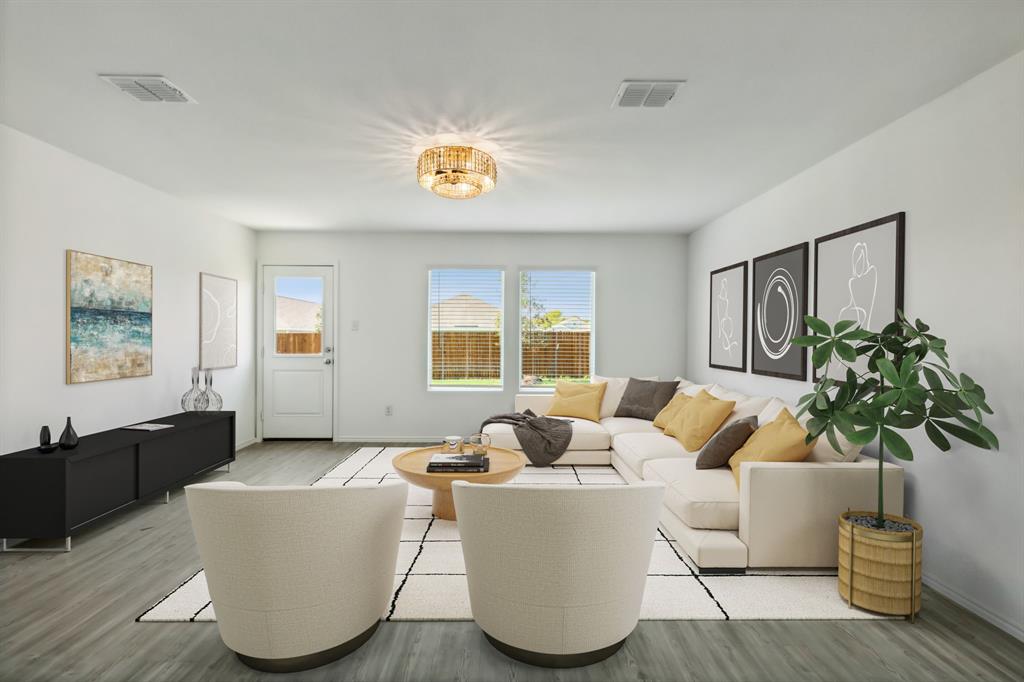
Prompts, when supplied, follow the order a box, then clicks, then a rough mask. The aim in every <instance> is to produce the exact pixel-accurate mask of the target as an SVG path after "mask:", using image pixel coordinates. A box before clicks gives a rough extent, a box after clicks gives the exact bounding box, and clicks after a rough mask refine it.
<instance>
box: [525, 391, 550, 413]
mask: <svg viewBox="0 0 1024 682" xmlns="http://www.w3.org/2000/svg"><path fill="white" fill-rule="evenodd" d="M553 398H554V394H551V393H517V394H516V412H522V411H523V410H526V409H531V410H533V412H534V414H547V412H548V408H549V407H551V400H552V399H553Z"/></svg>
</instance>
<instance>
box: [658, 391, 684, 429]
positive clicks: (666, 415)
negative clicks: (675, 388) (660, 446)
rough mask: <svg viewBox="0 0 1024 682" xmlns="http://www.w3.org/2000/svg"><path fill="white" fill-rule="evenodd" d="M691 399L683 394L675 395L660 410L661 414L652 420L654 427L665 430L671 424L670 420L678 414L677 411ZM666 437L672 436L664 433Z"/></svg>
mask: <svg viewBox="0 0 1024 682" xmlns="http://www.w3.org/2000/svg"><path fill="white" fill-rule="evenodd" d="M691 400H692V398H691V397H690V396H688V395H686V394H685V393H677V394H676V395H675V396H674V397H673V398H672V400H670V401H668V405H666V406H665V407H663V408H661V412H659V413H658V416H657V417H655V418H654V425H655V426H657V427H658V428H659V429H665V428H667V427H668V425H669V424H670V423H671V422H672V418H673V417H675V416H676V415H677V414H679V410H681V409H683V406H684V405H686V403H688V402H690V401H691ZM665 435H666V436H671V435H672V434H671V433H669V432H668V431H665Z"/></svg>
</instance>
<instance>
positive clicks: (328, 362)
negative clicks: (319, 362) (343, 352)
mask: <svg viewBox="0 0 1024 682" xmlns="http://www.w3.org/2000/svg"><path fill="white" fill-rule="evenodd" d="M332 362H334V360H331V359H330V358H327V359H326V360H324V364H325V365H329V364H331V363H332Z"/></svg>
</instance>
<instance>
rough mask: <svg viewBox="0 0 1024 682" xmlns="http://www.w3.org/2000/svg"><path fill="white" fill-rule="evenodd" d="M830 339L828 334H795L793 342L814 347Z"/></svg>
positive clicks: (796, 344)
mask: <svg viewBox="0 0 1024 682" xmlns="http://www.w3.org/2000/svg"><path fill="white" fill-rule="evenodd" d="M828 340H829V337H827V336H794V337H793V339H792V343H793V345H794V346H806V347H808V348H813V347H814V346H820V345H821V344H823V343H825V342H826V341H828Z"/></svg>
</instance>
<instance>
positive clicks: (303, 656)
mask: <svg viewBox="0 0 1024 682" xmlns="http://www.w3.org/2000/svg"><path fill="white" fill-rule="evenodd" d="M407 493H408V488H407V485H406V484H405V483H403V482H397V483H388V484H386V485H381V486H366V487H349V486H346V487H336V488H329V487H325V488H311V487H309V486H259V487H256V486H254V487H250V486H246V485H244V484H241V483H203V484H199V485H190V486H186V487H185V495H186V497H187V499H188V511H189V514H190V515H191V517H192V528H193V530H194V531H195V536H196V542H197V543H198V545H199V556H200V558H201V559H202V563H203V567H204V568H205V569H206V582H207V584H208V585H209V588H210V598H211V599H212V600H213V609H214V612H215V613H216V614H217V627H218V628H220V636H221V638H222V639H223V640H224V643H225V644H226V645H227V646H228V648H229V649H231V650H232V651H234V652H235V653H236V654H237V655H238V658H239V659H240V660H241V661H242V662H243V663H245V664H246V665H248V666H249V667H251V668H255V669H257V670H264V671H268V672H292V671H296V670H305V669H308V668H315V667H317V666H319V665H323V664H325V663H329V662H330V661H333V660H335V659H338V658H341V657H342V656H344V655H346V654H348V653H351V652H352V651H354V650H355V649H357V648H359V646H361V645H362V644H363V643H364V642H366V641H367V640H368V639H369V638H370V637H371V636H372V635H373V632H374V631H375V630H376V629H377V625H378V623H379V622H380V618H381V616H382V615H383V614H384V610H385V609H386V608H387V605H388V602H389V600H390V598H391V593H392V592H393V590H394V580H395V562H396V559H397V556H398V542H399V538H400V536H401V532H402V517H403V516H404V515H405V502H406V496H407Z"/></svg>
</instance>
